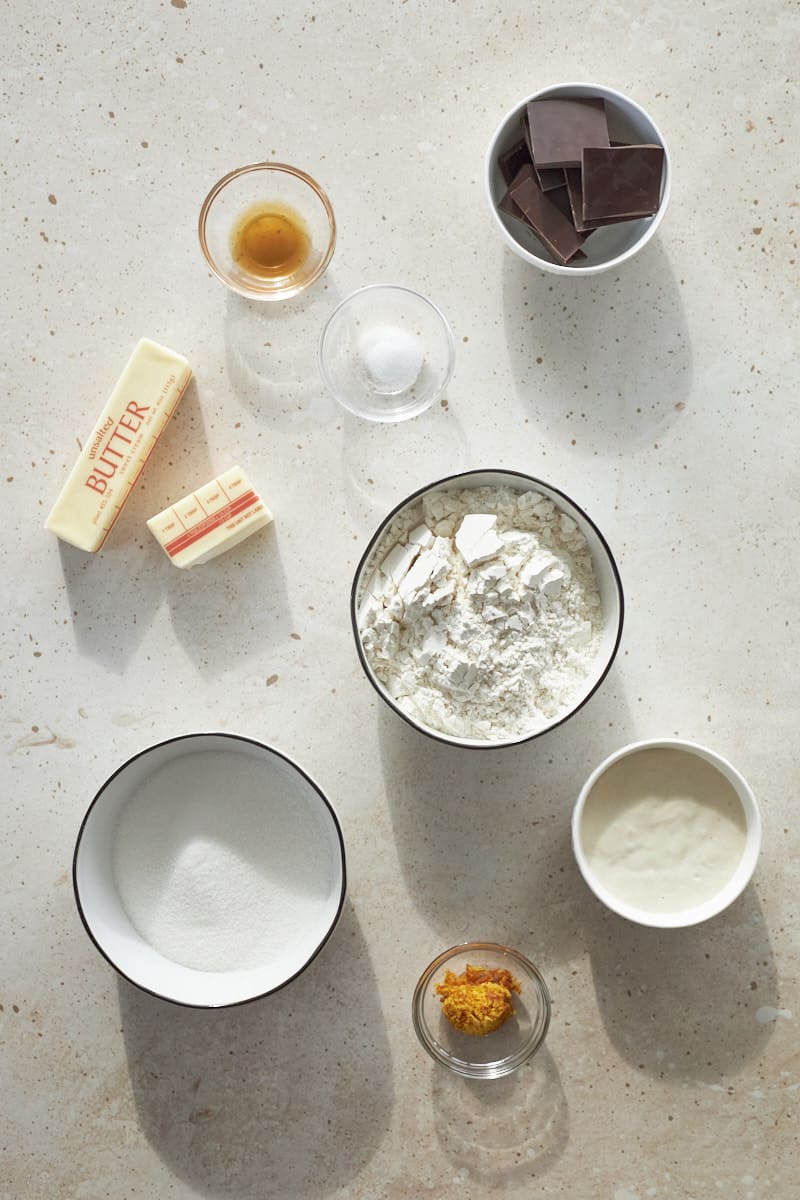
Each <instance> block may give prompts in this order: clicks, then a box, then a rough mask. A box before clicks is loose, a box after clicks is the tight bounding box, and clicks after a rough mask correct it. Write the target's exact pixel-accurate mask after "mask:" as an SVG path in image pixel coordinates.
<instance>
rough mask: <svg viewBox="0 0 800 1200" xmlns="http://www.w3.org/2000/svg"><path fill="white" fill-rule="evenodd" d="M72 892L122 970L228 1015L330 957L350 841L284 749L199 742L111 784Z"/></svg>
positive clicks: (84, 830) (156, 750)
mask: <svg viewBox="0 0 800 1200" xmlns="http://www.w3.org/2000/svg"><path fill="white" fill-rule="evenodd" d="M73 884H74V889H75V899H76V901H77V905H78V912H79V914H80V916H81V919H82V921H83V923H84V926H85V927H86V932H87V933H88V934H89V937H90V938H91V939H92V941H93V942H94V943H95V945H96V947H97V949H98V950H99V951H100V953H101V954H102V955H103V956H104V957H105V958H106V959H107V960H108V961H109V962H110V963H111V965H112V966H113V967H115V968H116V970H117V971H118V972H119V973H120V974H121V975H123V976H124V977H125V978H126V979H128V980H130V982H131V983H134V984H136V985H137V987H140V988H142V989H143V990H144V991H146V992H150V993H152V994H153V995H155V996H158V997H160V998H161V999H163V1000H170V1001H173V1002H174V1003H177V1004H185V1005H190V1006H193V1007H199V1008H222V1007H226V1006H229V1005H234V1004H244V1003H245V1002H247V1001H249V1000H254V999H256V998H258V997H260V996H264V995H267V994H268V993H270V992H274V991H277V989H278V988H281V987H283V986H284V985H285V984H287V983H289V982H290V981H291V980H292V979H294V978H295V977H296V976H297V975H299V974H300V973H301V972H302V971H304V970H305V968H306V967H307V966H308V964H309V963H310V962H311V961H312V959H313V958H315V956H316V955H317V954H318V952H319V951H320V950H321V949H322V946H323V945H324V944H325V942H326V941H327V939H328V937H329V936H330V934H331V933H332V931H333V929H334V926H335V925H336V922H337V920H338V918H339V914H340V913H341V909H342V904H343V903H344V894H345V858H344V842H343V839H342V833H341V829H340V827H339V822H338V820H337V818H336V814H335V813H334V811H333V808H332V807H331V805H330V803H329V801H328V800H327V799H326V798H325V796H324V795H323V793H322V792H321V790H320V789H319V788H318V787H317V785H316V784H315V783H314V782H313V781H312V780H311V779H310V778H309V777H308V776H307V775H306V774H305V772H303V771H302V770H301V769H300V768H299V767H298V766H296V765H295V764H294V763H293V762H291V761H290V760H289V759H288V758H286V757H285V756H284V755H282V754H280V753H279V752H278V751H277V750H274V749H272V748H271V747H269V746H266V745H264V744H263V743H261V742H256V741H252V740H251V739H249V738H244V737H238V736H235V735H233V734H227V733H198V734H189V735H186V736H184V737H178V738H172V739H171V740H169V741H165V742H161V743H159V744H158V745H155V746H151V747H149V748H148V749H147V750H144V751H142V752H141V753H140V754H137V755H135V756H134V757H133V758H131V759H129V760H128V761H127V762H126V763H124V764H123V766H121V767H120V768H119V770H117V771H116V772H115V773H114V774H113V775H112V776H111V778H110V779H108V780H107V782H106V783H105V784H103V786H102V787H101V789H100V791H99V792H98V793H97V795H96V796H95V798H94V800H93V801H92V803H91V805H90V806H89V809H88V812H87V813H86V816H85V817H84V819H83V822H82V824H81V827H80V831H79V833H78V838H77V843H76V847H75V856H74V861H73Z"/></svg>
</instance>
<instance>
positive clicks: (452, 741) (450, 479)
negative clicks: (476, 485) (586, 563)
mask: <svg viewBox="0 0 800 1200" xmlns="http://www.w3.org/2000/svg"><path fill="white" fill-rule="evenodd" d="M475 475H508V476H511V477H512V478H514V479H520V480H523V481H524V482H525V483H527V484H533V485H534V486H536V487H543V488H546V489H547V490H548V491H550V492H552V493H553V494H554V495H556V496H560V497H561V499H562V500H566V501H567V503H568V504H569V505H571V506H572V508H574V509H575V511H576V512H579V513H580V515H581V517H582V518H583V520H584V521H586V523H587V525H589V526H590V527H591V528H592V529H593V531H594V533H595V534H596V535H597V538H598V540H599V542H600V544H601V546H602V547H603V549H604V550H605V552H606V555H607V556H608V561H609V563H610V565H611V571H612V574H613V576H614V582H615V584H616V587H617V595H618V597H619V621H618V622H617V634H616V637H615V639H614V645H613V647H612V650H611V654H610V655H609V657H608V662H607V663H606V665H605V667H604V668H603V671H602V673H601V674H600V676H599V677H598V679H597V680H596V682H595V684H594V687H592V688H591V690H590V691H588V692H587V693H586V695H585V696H584V697H583V699H582V700H581V702H580V704H576V705H575V707H574V708H571V709H570V710H569V712H567V713H565V714H564V716H563V717H559V719H558V720H557V721H552V722H551V723H550V724H549V725H547V726H545V728H544V729H537V730H535V731H534V732H533V733H529V734H526V735H525V737H519V738H511V739H509V740H506V741H502V742H495V741H486V742H485V743H481V742H477V741H476V742H470V741H468V740H465V739H462V738H456V737H450V736H448V735H447V734H446V733H440V732H439V731H438V730H436V729H430V728H429V727H428V726H426V725H421V724H419V722H417V721H415V720H414V718H413V717H411V716H409V715H408V713H406V712H403V710H402V708H400V706H399V705H398V704H396V703H395V701H394V700H393V699H392V697H391V696H389V695H388V693H387V692H385V691H384V689H383V688H382V687H381V685H380V684H379V683H378V681H377V679H376V678H375V676H374V674H373V671H372V668H371V667H370V665H369V663H368V662H367V656H366V655H365V653H364V648H363V646H362V645H361V635H360V633H359V630H358V596H357V592H358V584H359V580H360V578H361V575H362V573H363V570H364V567H365V566H366V564H367V562H368V561H369V558H370V555H371V554H372V552H373V550H374V549H375V547H376V546H377V544H378V542H379V541H380V539H381V537H382V536H383V534H384V533H385V532H386V530H387V528H388V527H389V525H390V524H391V522H392V521H393V520H394V518H395V517H396V516H397V514H398V513H399V512H401V511H402V510H403V509H404V508H407V507H408V506H409V505H410V504H413V502H414V501H415V500H417V499H418V498H419V497H420V496H424V495H425V493H426V492H431V491H433V490H434V488H439V487H443V486H444V484H447V483H454V482H456V481H457V480H466V479H470V478H472V477H473V476H475ZM624 621H625V594H624V592H623V590H622V579H621V578H620V573H619V569H618V568H617V562H616V559H615V558H614V555H613V554H612V553H611V547H610V546H609V544H608V542H607V541H606V539H605V538H604V536H603V534H602V533H601V531H600V530H599V529H598V527H597V525H595V523H594V521H593V520H592V518H591V517H590V516H589V514H588V513H586V512H584V510H583V509H582V508H581V506H580V505H579V504H576V503H575V501H574V500H573V499H572V497H571V496H568V495H567V493H566V492H562V491H561V489H560V488H557V487H554V486H553V485H552V483H547V481H546V480H544V479H537V478H536V477H535V476H534V475H526V474H525V472H524V471H512V470H509V469H508V468H507V467H476V468H474V469H473V470H470V471H458V472H456V474H455V475H445V476H444V478H442V479H437V480H435V481H434V482H433V483H426V484H425V485H424V487H421V488H417V490H416V491H415V492H412V493H411V495H409V496H406V498H405V500H401V501H400V503H399V504H396V505H395V507H394V508H393V509H392V511H391V512H390V513H389V514H388V516H386V517H384V519H383V520H382V521H381V523H380V525H379V526H378V528H377V529H376V530H375V532H374V533H373V535H372V537H371V538H370V539H369V542H368V543H367V548H366V550H365V551H364V553H363V554H362V555H361V558H360V559H359V561H358V566H357V567H356V570H355V574H354V576H353V583H352V586H351V588H350V623H351V625H352V627H353V638H354V640H355V644H356V653H357V654H358V657H359V661H360V663H361V666H362V669H363V671H364V674H365V675H366V677H367V679H368V680H369V682H370V683H371V684H372V686H373V687H374V689H375V691H376V692H377V693H378V695H379V696H380V698H381V699H382V700H383V701H384V703H386V704H388V706H389V708H391V709H392V710H393V711H394V712H396V713H397V715H398V717H402V719H403V720H404V721H405V722H406V724H407V725H410V726H411V728H412V729H416V730H417V731H418V732H419V733H424V734H425V735H426V736H427V737H430V738H433V739H434V740H435V741H437V742H441V743H442V745H445V746H457V747H458V748H459V749H462V750H505V749H507V748H508V747H510V746H524V745H525V743H526V742H532V741H533V740H534V739H535V738H539V737H542V736H543V735H544V734H546V733H552V731H553V730H554V729H558V727H559V725H563V724H564V722H565V721H568V720H569V719H570V718H571V717H574V716H575V714H576V713H577V712H580V710H581V709H582V708H583V706H584V705H585V704H587V703H588V701H589V700H591V698H592V696H594V694H595V692H596V691H597V690H598V688H599V687H600V685H601V684H602V683H603V681H604V680H605V678H606V676H607V675H608V673H609V671H610V670H611V667H612V665H613V663H614V659H615V658H616V657H617V651H618V650H619V644H620V641H621V640H622V626H623V624H624Z"/></svg>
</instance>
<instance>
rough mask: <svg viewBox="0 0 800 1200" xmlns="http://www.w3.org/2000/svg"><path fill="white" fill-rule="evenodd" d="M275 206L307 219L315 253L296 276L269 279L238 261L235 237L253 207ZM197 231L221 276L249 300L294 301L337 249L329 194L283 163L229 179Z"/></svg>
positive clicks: (219, 186)
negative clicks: (233, 249) (236, 231)
mask: <svg viewBox="0 0 800 1200" xmlns="http://www.w3.org/2000/svg"><path fill="white" fill-rule="evenodd" d="M270 203H274V204H276V205H280V206H282V207H286V208H288V209H292V210H294V212H295V213H296V214H297V215H298V216H299V217H300V218H301V220H302V221H303V223H304V224H305V226H306V230H307V232H308V235H309V239H310V242H311V250H310V252H309V254H308V257H307V258H306V259H305V260H304V261H303V263H302V264H301V265H300V266H299V267H297V269H296V270H294V271H293V272H292V273H291V274H288V275H282V276H279V277H277V278H275V279H263V278H261V277H260V276H257V275H252V274H250V273H249V272H247V271H245V270H243V269H242V267H240V266H239V264H238V263H236V262H235V261H234V258H233V254H232V250H231V235H232V233H233V230H234V228H235V226H236V222H237V221H238V219H239V218H240V217H241V216H242V214H243V213H244V212H246V210H247V209H248V208H250V207H251V206H253V205H256V204H270ZM197 232H198V236H199V238H200V248H201V249H202V251H203V254H204V255H205V258H206V261H207V262H208V265H209V266H210V267H211V270H212V271H213V272H214V274H215V275H216V276H217V278H218V279H221V280H222V282H223V283H224V284H226V285H227V287H229V288H231V289H232V291H234V292H238V293H239V295H240V296H246V297H247V298H248V299H249V300H288V299H289V298H290V297H291V296H296V295H298V293H300V292H303V291H305V289H306V288H307V287H310V285H311V284H312V283H314V282H315V281H316V280H317V279H319V277H320V276H321V275H322V274H323V272H324V271H325V269H326V267H327V266H328V263H329V262H330V261H331V257H332V255H333V251H334V247H335V245H336V220H335V218H334V215H333V208H332V207H331V202H330V200H329V199H328V197H327V196H326V194H325V192H324V191H323V190H322V188H321V187H320V186H319V184H318V183H317V182H316V180H314V179H312V178H311V176H310V175H307V174H306V173H305V171H300V170H298V168H297V167H290V166H287V164H286V163H278V162H262V163H252V164H250V165H249V166H246V167H239V168H238V170H236V171H231V172H230V174H228V175H225V176H223V178H222V179H220V180H219V181H218V182H217V183H215V184H214V186H213V187H212V189H211V191H210V192H209V193H208V195H207V196H206V198H205V200H204V201H203V207H202V208H201V209H200V220H199V222H198V226H197Z"/></svg>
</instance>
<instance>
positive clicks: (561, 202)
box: [542, 174, 574, 224]
mask: <svg viewBox="0 0 800 1200" xmlns="http://www.w3.org/2000/svg"><path fill="white" fill-rule="evenodd" d="M562 179H563V174H562ZM542 190H544V189H542ZM547 199H548V200H549V201H550V203H551V204H555V206H556V208H557V209H558V211H559V212H560V213H562V214H563V215H564V216H565V217H566V218H567V220H568V221H572V209H571V208H570V203H569V193H568V191H567V189H566V187H565V186H564V184H563V182H562V184H561V187H558V188H551V189H550V191H549V192H548V193H547ZM573 224H574V221H573Z"/></svg>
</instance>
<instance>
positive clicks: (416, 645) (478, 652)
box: [358, 487, 602, 739]
mask: <svg viewBox="0 0 800 1200" xmlns="http://www.w3.org/2000/svg"><path fill="white" fill-rule="evenodd" d="M373 572H374V573H373V574H372V576H371V577H370V579H369V582H368V585H367V588H366V590H365V592H364V594H363V596H362V598H361V603H360V607H359V615H358V621H359V629H360V632H361V641H362V644H363V647H364V652H365V654H366V656H367V659H368V661H369V663H370V665H371V667H372V669H373V671H374V672H375V674H376V676H377V677H378V679H380V681H381V682H382V683H383V684H384V686H385V687H386V689H387V691H388V692H389V694H390V695H391V696H392V697H393V698H394V700H395V701H396V702H397V704H398V705H399V706H400V707H401V708H402V709H403V710H404V712H406V713H408V715H409V716H411V717H413V718H414V719H416V720H418V721H420V722H422V723H423V724H424V725H426V726H428V727H429V728H431V729H435V730H439V731H441V732H443V733H448V734H453V735H456V736H458V737H470V738H484V739H502V738H508V737H516V736H520V735H525V734H529V733H533V732H535V731H536V730H537V729H539V728H541V727H542V726H543V725H545V724H547V723H548V722H549V721H551V720H552V719H554V718H557V717H558V716H560V715H562V714H563V713H565V712H566V711H567V710H568V709H569V707H570V704H571V703H572V702H573V700H574V699H575V697H576V696H577V694H578V693H579V692H580V690H581V688H582V686H583V685H584V683H585V681H586V678H587V676H588V675H589V674H590V673H591V671H592V669H593V666H594V663H595V659H596V657H597V652H598V648H599V634H600V628H601V615H602V614H601V606H600V595H599V591H598V587H597V581H596V579H595V576H594V570H593V567H592V560H591V554H590V552H589V547H588V545H587V543H586V539H585V538H584V536H583V534H582V533H581V531H580V529H579V528H578V526H577V525H576V523H575V521H573V520H572V518H571V517H569V516H568V515H567V514H566V513H563V512H561V511H560V510H559V509H558V508H557V507H556V505H555V504H554V503H553V502H552V501H551V500H549V499H548V498H546V497H545V496H543V495H542V494H541V493H539V492H534V491H525V492H516V491H513V490H512V489H510V488H494V487H480V488H469V489H464V490H462V491H456V492H445V491H441V492H432V493H429V494H428V495H426V496H425V497H424V498H423V501H422V503H421V504H419V505H418V506H416V507H415V508H414V509H413V510H411V511H409V512H406V513H403V514H402V515H401V516H400V517H398V518H397V520H396V521H395V522H394V523H393V525H392V528H391V529H390V531H389V534H388V536H387V537H386V538H385V539H384V540H383V541H382V543H381V545H380V546H379V547H378V550H377V552H376V554H375V555H374V556H373Z"/></svg>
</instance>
